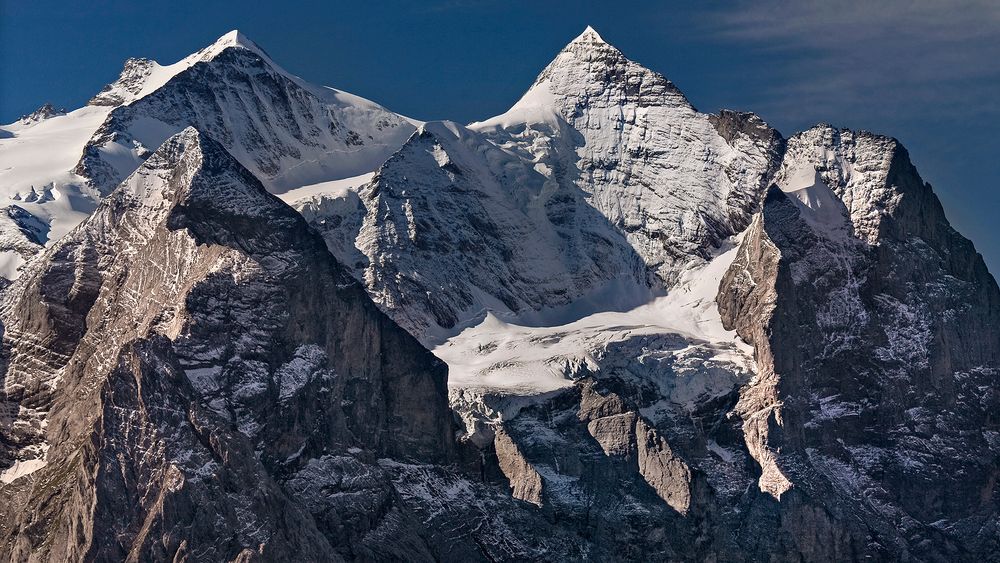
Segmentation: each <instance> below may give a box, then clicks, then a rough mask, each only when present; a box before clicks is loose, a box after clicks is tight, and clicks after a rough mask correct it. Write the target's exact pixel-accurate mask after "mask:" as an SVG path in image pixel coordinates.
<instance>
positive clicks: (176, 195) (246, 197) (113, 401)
mask: <svg viewBox="0 0 1000 563" xmlns="http://www.w3.org/2000/svg"><path fill="white" fill-rule="evenodd" d="M0 318H2V321H3V326H4V339H3V356H4V382H3V383H4V403H3V407H4V412H6V413H8V415H7V416H9V417H10V419H8V421H7V422H5V423H4V425H3V429H2V437H3V440H2V443H3V450H2V458H3V460H4V465H5V467H6V469H5V470H4V472H3V474H2V475H0V481H2V482H3V483H4V484H5V486H4V487H3V488H2V489H0V498H2V500H0V512H2V513H3V525H2V528H0V537H2V541H0V546H2V550H3V552H4V554H5V558H7V559H10V560H18V559H26V558H32V559H44V560H67V559H99V560H105V559H110V560H120V559H125V558H132V559H135V560H160V559H164V558H174V557H179V558H184V557H190V558H193V559H198V560H200V559H204V558H206V557H207V558H210V559H225V560H232V559H236V558H247V557H250V558H253V557H261V556H263V557H266V558H285V557H293V558H302V559H308V560H318V559H336V558H339V557H340V556H347V555H352V554H353V556H363V554H365V553H369V556H371V553H382V556H383V557H387V556H389V555H390V554H391V553H393V551H392V550H393V549H398V550H400V551H398V552H396V553H397V555H396V556H397V557H398V556H399V554H400V553H405V550H406V549H407V547H408V546H407V542H415V543H416V547H414V549H417V548H420V549H426V548H424V547H422V544H421V542H420V538H419V534H418V533H417V531H415V530H417V529H418V526H417V525H416V524H415V523H412V522H410V521H409V519H408V517H407V515H406V514H405V513H404V512H402V511H401V508H400V507H399V506H398V505H397V503H396V502H395V500H394V499H393V497H392V494H391V489H389V488H387V487H383V486H382V485H381V483H382V482H383V481H384V480H385V477H384V475H383V473H384V472H383V471H382V470H381V469H379V467H378V465H377V464H375V461H374V460H375V459H378V458H393V459H398V460H400V461H408V460H413V461H421V460H422V461H426V462H439V463H440V462H446V461H447V460H449V459H450V458H451V457H452V456H453V455H454V454H453V451H454V447H453V445H452V441H451V418H450V414H449V412H448V407H447V403H446V397H445V391H444V386H445V369H444V366H443V365H442V364H441V362H439V361H438V360H436V359H435V358H434V357H433V356H431V354H430V353H429V352H427V351H426V350H424V349H423V348H421V347H420V345H419V344H418V343H417V342H416V341H415V340H414V339H413V338H412V337H410V336H409V335H408V334H407V333H405V332H404V331H402V330H401V329H400V328H398V327H397V326H395V325H394V324H392V323H391V322H390V321H389V320H388V319H387V318H386V317H385V316H384V315H382V314H381V313H380V312H379V311H378V310H377V309H376V308H375V306H374V305H373V304H372V303H371V301H370V300H369V299H368V297H367V296H366V295H365V293H364V291H363V290H362V289H361V288H360V287H358V286H357V285H356V284H354V283H353V282H352V281H351V280H350V278H348V277H347V276H346V275H345V274H344V273H343V271H342V270H341V269H340V267H339V266H338V265H337V263H336V262H335V261H334V259H333V257H332V256H330V254H329V253H328V252H327V251H326V249H325V248H324V245H323V242H322V241H321V240H320V238H319V237H318V236H317V235H316V234H315V233H313V232H312V231H311V230H310V229H308V227H307V226H306V224H305V221H304V220H303V219H302V218H301V217H300V216H299V215H297V214H296V213H295V212H294V211H293V210H292V209H290V208H289V207H288V206H286V205H285V204H283V203H282V202H281V201H280V200H278V199H277V198H275V197H274V196H272V195H270V194H268V193H267V192H266V191H265V189H264V187H263V185H262V184H261V183H260V181H258V180H257V179H255V178H254V176H253V175H252V174H251V173H250V172H249V171H248V170H246V169H245V168H243V167H242V166H241V165H240V164H239V163H238V161H236V160H235V159H234V158H233V157H232V156H230V155H229V154H228V153H227V152H226V150H225V149H224V148H223V147H222V146H221V145H220V144H219V143H217V142H215V141H213V140H211V139H210V138H209V137H208V136H206V135H204V134H203V133H199V132H198V131H196V130H195V129H193V128H188V129H185V130H184V131H182V132H181V133H179V134H177V135H175V136H173V137H171V138H170V139H168V140H167V141H166V142H165V143H164V144H163V145H162V146H161V147H160V148H159V149H158V150H157V151H156V152H155V153H154V154H153V155H151V156H150V157H149V158H148V159H147V160H146V161H145V162H144V163H143V164H142V166H140V168H139V169H138V170H137V171H136V172H135V173H133V174H132V175H131V176H129V178H128V179H127V180H126V181H125V182H124V183H123V184H122V185H121V186H120V187H119V188H118V189H116V190H115V191H113V192H112V193H111V194H110V195H109V196H108V197H107V198H106V199H105V200H104V201H103V202H102V203H101V205H100V206H99V207H98V208H97V210H96V211H95V212H94V214H93V215H91V216H90V217H89V218H88V219H87V220H86V221H84V222H83V223H82V224H81V225H80V226H79V227H78V228H76V229H75V230H74V231H73V232H72V233H71V234H69V235H67V236H66V237H63V238H62V239H60V240H59V241H58V242H57V243H56V244H54V245H53V246H51V247H50V248H48V249H47V250H46V251H45V253H44V254H43V255H42V256H41V257H40V258H39V259H38V260H37V261H35V262H33V263H32V264H31V266H29V267H28V269H27V270H26V271H25V273H24V275H22V276H21V277H20V278H19V279H18V280H17V281H16V282H15V283H14V284H13V285H12V286H11V287H10V288H9V289H8V290H7V291H6V292H5V295H4V302H3V305H2V308H0ZM317 478H318V479H319V480H316V479H317ZM314 487H321V488H322V490H323V491H324V496H323V497H317V496H316V495H314V494H313V488H314ZM380 487H381V488H380ZM56 523H58V524H56ZM381 534H386V535H392V536H394V537H397V541H398V542H399V543H397V544H396V547H393V546H391V545H390V544H388V543H385V542H381V541H380V542H375V540H374V538H375V537H380V535H381ZM221 538H225V539H221ZM366 538H367V539H366ZM373 542H374V543H373ZM369 544H371V545H369ZM367 550H374V551H367Z"/></svg>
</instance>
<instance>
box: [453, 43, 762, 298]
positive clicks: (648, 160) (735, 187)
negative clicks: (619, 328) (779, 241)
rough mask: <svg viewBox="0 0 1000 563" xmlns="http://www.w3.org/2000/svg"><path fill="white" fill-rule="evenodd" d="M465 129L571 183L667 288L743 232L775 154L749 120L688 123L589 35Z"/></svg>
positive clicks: (673, 90)
mask: <svg viewBox="0 0 1000 563" xmlns="http://www.w3.org/2000/svg"><path fill="white" fill-rule="evenodd" d="M471 128H472V129H475V130H477V131H480V132H483V133H484V134H486V135H488V136H490V137H491V138H492V139H493V140H494V141H495V142H496V143H497V144H499V145H501V146H503V147H505V148H508V149H510V150H513V151H516V152H518V153H519V154H521V155H523V156H524V157H525V158H526V159H527V160H529V161H532V162H534V163H536V164H538V165H541V166H543V167H544V168H546V169H548V170H550V174H551V176H552V177H553V179H555V180H556V181H558V182H561V183H566V184H573V185H576V186H577V187H578V189H580V190H581V191H583V192H584V193H585V194H586V196H587V200H588V202H589V203H590V205H591V206H593V207H594V208H595V209H597V210H598V211H599V212H600V213H601V214H602V215H604V216H605V217H607V219H608V221H609V222H610V223H611V224H612V225H614V226H615V227H616V228H617V229H618V230H620V231H621V232H623V233H624V234H625V236H626V237H627V238H628V241H629V243H631V245H632V246H633V247H634V248H635V249H636V251H637V252H638V253H639V255H640V256H641V257H642V258H643V260H644V262H645V263H646V265H647V266H649V267H650V269H651V270H653V271H654V272H656V273H657V274H658V276H659V277H660V278H662V279H663V280H665V281H666V282H667V283H668V284H669V283H671V282H673V281H674V280H675V279H676V278H677V277H678V275H679V272H680V271H682V270H683V268H684V267H685V266H686V265H687V264H688V263H690V262H691V261H692V260H695V261H697V259H698V258H702V259H704V258H707V257H709V256H710V255H711V249H712V248H718V246H719V245H720V244H721V242H722V241H723V240H725V239H726V238H727V237H729V236H732V235H734V234H736V233H739V232H740V231H742V230H743V229H744V228H745V227H746V226H747V224H748V222H747V220H748V217H749V216H750V214H751V213H752V212H753V211H754V210H755V209H756V205H757V203H758V202H759V200H760V195H761V194H762V193H763V192H764V190H765V189H766V188H767V180H768V177H769V175H770V174H772V173H773V171H774V168H775V166H776V165H777V162H778V159H779V155H780V146H781V137H780V136H779V135H778V134H777V133H776V132H775V131H774V130H772V129H771V128H770V127H768V126H767V124H766V123H764V122H763V121H762V120H761V119H760V118H758V117H756V116H755V115H752V114H739V113H735V112H723V113H722V114H720V115H708V114H703V113H699V112H698V111H697V110H695V108H694V107H693V106H692V105H691V104H690V103H689V102H688V100H687V98H685V97H684V95H683V94H682V93H681V92H680V90H678V89H677V87H676V86H674V84H673V83H672V82H670V81H669V80H667V79H666V78H664V77H663V76H661V75H660V74H658V73H656V72H653V71H651V70H649V69H646V68H644V67H642V66H641V65H639V64H637V63H635V62H632V61H630V60H629V59H627V58H626V57H625V56H624V55H623V54H622V52H621V51H619V50H618V49H616V48H615V47H613V46H611V45H609V44H608V43H606V42H605V41H604V40H603V39H602V38H601V36H600V35H598V34H597V32H596V31H594V30H593V29H592V28H587V29H586V30H585V31H584V32H583V33H582V34H581V35H580V36H579V37H577V38H576V39H574V40H573V41H572V42H570V44H569V45H567V46H566V48H565V49H563V50H562V51H561V52H560V53H559V54H558V55H557V56H556V58H555V60H553V61H552V63H550V64H549V65H548V66H547V67H546V68H545V70H543V71H542V73H541V74H540V75H539V76H538V78H537V79H536V80H535V83H534V84H533V85H532V86H531V88H529V89H528V91H527V93H525V94H524V96H523V97H522V98H521V99H520V100H519V101H518V102H517V103H516V104H514V107H512V108H511V109H510V111H508V112H507V113H505V114H503V115H500V116H497V117H494V118H492V119H489V120H486V121H483V122H480V123H474V124H472V125H471Z"/></svg>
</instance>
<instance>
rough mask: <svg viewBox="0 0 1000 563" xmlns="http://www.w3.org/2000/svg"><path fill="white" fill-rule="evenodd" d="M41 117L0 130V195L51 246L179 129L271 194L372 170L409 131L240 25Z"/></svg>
mask: <svg viewBox="0 0 1000 563" xmlns="http://www.w3.org/2000/svg"><path fill="white" fill-rule="evenodd" d="M43 109H44V108H43ZM40 111H41V110H40ZM36 114H38V115H41V114H39V112H36ZM44 117H45V119H41V118H37V119H27V118H25V119H22V120H21V121H18V122H16V123H14V124H11V125H7V126H3V127H2V128H0V130H2V131H3V132H4V133H5V134H6V136H4V137H3V138H0V198H2V199H6V200H7V202H8V203H7V205H9V204H16V205H19V206H21V207H22V208H23V209H24V210H25V211H27V212H29V213H31V214H32V215H33V216H34V217H36V218H37V219H38V220H39V221H42V222H45V223H47V224H48V225H49V230H50V240H51V241H55V240H57V239H58V238H59V237H61V236H62V235H64V234H65V233H67V232H68V231H69V230H70V229H72V228H73V226H75V225H76V224H77V223H79V222H80V221H82V220H83V219H84V218H85V217H86V216H87V215H89V214H90V213H91V212H92V211H93V210H94V208H95V206H96V205H97V203H98V202H99V201H100V199H101V198H102V197H103V196H104V195H106V194H108V193H109V192H110V191H111V190H113V189H114V188H115V187H116V186H117V185H118V183H119V182H121V181H122V180H123V179H124V178H125V177H126V176H128V175H129V174H130V173H132V171H134V170H135V169H136V168H138V166H139V165H140V164H141V163H142V162H143V160H144V159H145V158H147V157H148V156H149V155H150V154H151V153H152V152H153V151H155V150H156V148H157V147H159V146H160V144H161V143H162V142H163V141H164V140H166V139H167V138H168V137H170V136H171V135H173V134H175V133H177V132H179V131H181V130H183V129H184V128H185V127H189V126H194V127H197V128H198V129H199V130H200V131H203V132H206V133H208V134H210V135H212V136H213V138H215V139H218V141H219V142H220V143H222V144H223V146H225V147H226V149H227V150H228V151H229V152H230V153H231V154H233V156H234V157H235V158H236V159H237V160H239V161H240V162H241V163H242V164H243V165H244V166H246V167H247V168H248V169H249V170H251V171H252V172H253V173H254V174H255V175H256V176H258V177H259V178H260V179H261V181H262V182H263V183H264V184H265V185H266V186H267V188H268V189H269V190H270V191H272V192H275V193H282V192H287V191H289V190H294V189H296V188H301V187H303V186H310V185H313V184H321V183H323V182H329V181H332V180H340V179H343V178H348V177H353V176H357V175H360V174H365V173H369V172H371V171H373V170H374V169H375V168H377V167H378V166H379V164H381V163H382V161H384V160H385V158H386V157H388V156H389V155H390V154H391V153H392V152H393V151H395V150H396V149H397V148H399V146H401V145H402V143H403V142H404V141H405V140H406V139H407V138H408V137H409V136H410V134H411V133H412V132H413V131H414V129H415V125H414V122H412V121H411V120H409V119H407V118H404V117H402V116H400V115H397V114H395V113H392V112H390V111H388V110H386V109H385V108H383V107H381V106H379V105H378V104H375V103H373V102H370V101H368V100H365V99H363V98H360V97H358V96H354V95H352V94H348V93H346V92H342V91H340V90H335V89H333V88H327V87H322V86H315V85H312V84H309V83H308V82H305V81H304V80H302V79H300V78H297V77H295V76H292V75H291V74H289V73H288V72H286V71H285V70H283V69H282V68H281V67H279V66H278V65H277V64H276V63H275V62H274V61H272V60H271V58H270V57H269V56H268V55H267V54H266V53H265V52H264V50H263V49H261V48H260V47H258V46H257V45H256V44H255V43H253V42H252V41H250V40H249V39H247V38H246V37H245V36H244V35H243V34H241V33H239V32H238V31H232V32H230V33H227V34H226V35H223V36H222V37H220V38H219V39H218V40H217V41H216V42H215V43H213V44H212V45H210V46H208V47H206V48H204V49H202V50H200V51H198V52H197V53H194V54H192V55H191V56H189V57H186V58H185V59H183V60H181V61H179V62H177V63H175V64H172V65H167V66H161V65H159V64H157V63H156V62H154V61H151V60H148V59H129V60H128V61H127V62H126V63H125V68H124V69H123V71H122V73H121V76H120V77H119V78H118V80H116V81H115V82H113V83H111V84H109V85H108V86H107V87H105V88H104V90H102V91H101V92H100V93H98V94H97V95H96V96H95V97H94V98H93V99H91V100H90V103H89V104H88V105H87V106H86V107H84V108H80V109H78V110H75V111H72V112H69V113H68V114H65V115H54V114H53V112H51V111H50V112H47V113H46V114H45V116H44ZM0 205H4V204H3V203H0ZM16 252H17V251H16V250H13V249H8V247H7V246H0V253H2V254H3V255H5V256H13V254H14V253H16ZM8 260H9V259H8ZM15 275H16V272H12V273H10V274H9V275H7V277H8V278H10V277H13V276H15Z"/></svg>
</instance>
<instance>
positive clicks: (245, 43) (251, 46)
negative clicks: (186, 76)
mask: <svg viewBox="0 0 1000 563" xmlns="http://www.w3.org/2000/svg"><path fill="white" fill-rule="evenodd" d="M230 47H237V48H240V49H247V50H249V51H253V52H254V53H257V54H258V55H260V56H261V57H264V58H268V59H269V57H267V54H266V53H264V50H263V49H261V48H260V47H259V46H258V45H257V44H256V43H254V42H253V41H251V40H250V38H248V37H247V36H246V35H243V33H241V32H240V30H238V29H234V30H232V31H230V32H229V33H227V34H225V35H223V36H222V37H220V38H218V39H216V40H215V43H212V44H211V45H209V46H208V47H205V48H204V49H202V50H201V51H198V53H196V57H197V58H198V59H199V60H203V61H208V60H212V59H214V58H215V57H217V56H218V55H219V54H220V53H222V52H223V51H225V50H226V49H228V48H230Z"/></svg>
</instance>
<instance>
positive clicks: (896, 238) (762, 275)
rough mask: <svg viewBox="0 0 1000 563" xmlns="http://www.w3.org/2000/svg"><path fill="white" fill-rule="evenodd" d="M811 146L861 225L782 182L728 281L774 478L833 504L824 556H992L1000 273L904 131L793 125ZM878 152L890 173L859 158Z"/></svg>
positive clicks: (754, 435)
mask: <svg viewBox="0 0 1000 563" xmlns="http://www.w3.org/2000/svg"><path fill="white" fill-rule="evenodd" d="M820 154H826V155H833V156H832V157H830V156H828V157H827V160H826V161H824V162H814V161H813V160H812V159H814V158H820V157H819V156H818V155H820ZM797 159H805V160H806V161H808V162H809V164H810V165H815V167H816V170H818V171H819V172H818V174H819V175H820V177H822V178H823V180H824V184H823V185H824V186H828V188H829V189H830V190H831V191H832V192H834V193H835V194H836V195H837V196H838V197H839V198H840V199H841V200H842V201H845V203H847V204H849V205H847V209H849V213H848V214H847V217H848V218H849V220H850V224H849V226H850V228H851V230H852V231H853V235H852V236H850V237H846V238H842V237H838V236H836V235H833V236H831V234H830V233H828V232H824V231H823V230H822V229H817V228H815V227H814V226H812V225H811V224H810V223H809V221H808V219H809V213H810V210H808V209H806V208H804V207H802V206H800V205H797V203H796V200H795V199H794V198H795V197H796V196H795V194H791V193H790V194H784V193H782V191H781V190H779V189H778V188H776V187H775V188H772V189H771V191H770V192H769V194H768V197H767V199H766V201H765V204H764V210H763V212H762V214H761V215H760V216H759V217H758V219H757V220H756V222H755V224H754V226H753V227H752V228H751V231H750V233H749V234H748V235H747V237H746V238H745V240H744V242H743V245H744V247H743V249H742V251H741V253H740V255H741V256H743V257H745V258H742V259H740V260H738V262H737V263H735V264H734V265H733V267H732V268H731V269H730V271H729V273H728V274H727V276H726V278H725V280H724V281H723V285H722V287H721V289H720V294H719V304H720V310H721V311H722V314H723V319H724V320H725V321H726V322H727V323H729V324H730V325H731V326H732V327H734V328H736V329H737V330H738V331H739V332H740V334H741V335H742V336H743V337H744V338H745V339H747V340H748V341H750V342H752V343H753V344H754V346H755V349H756V355H757V359H758V362H759V367H760V370H761V371H760V374H759V377H758V380H757V382H756V383H755V384H753V385H751V386H750V387H748V388H746V389H744V390H743V391H742V393H741V399H740V405H739V406H738V407H737V411H738V412H740V414H741V416H742V417H743V419H744V430H745V433H746V439H747V446H748V448H749V449H750V451H751V453H752V454H753V455H754V457H755V459H757V461H758V462H759V463H760V465H761V466H762V468H763V475H762V477H761V479H760V487H761V489H762V490H764V491H766V492H770V493H772V494H774V495H776V496H778V495H780V496H781V508H782V509H784V504H785V498H786V497H785V495H786V494H793V495H795V496H796V497H797V498H798V499H799V500H797V501H796V503H802V504H805V505H806V507H809V506H811V507H812V508H809V509H808V510H807V513H808V514H811V515H813V516H817V515H821V517H819V519H817V518H816V517H813V516H808V517H806V518H804V519H801V520H800V521H799V525H801V526H807V527H812V528H817V527H819V528H825V529H828V530H829V532H828V533H823V534H820V535H818V536H814V538H815V539H814V540H810V541H809V542H807V543H804V544H802V543H800V545H799V546H798V547H799V549H801V550H802V551H803V552H804V553H811V554H813V557H814V558H820V559H822V558H837V556H838V554H854V555H852V557H853V556H856V557H863V556H869V557H871V556H875V557H892V558H899V559H906V558H915V559H918V560H975V559H981V558H987V559H989V558H991V557H994V556H996V555H997V553H998V545H997V539H996V538H997V535H996V533H995V530H996V528H997V509H998V506H997V502H998V501H997V496H996V475H997V473H998V461H997V460H998V457H997V453H998V450H997V446H998V444H997V441H996V436H997V421H996V420H995V417H994V416H993V415H992V414H991V413H994V412H996V409H997V407H998V406H1000V405H998V400H1000V396H998V394H997V392H996V390H995V382H996V378H997V375H998V372H997V366H998V352H1000V308H998V306H997V304H998V301H1000V292H998V290H997V285H996V282H995V281H994V279H993V277H992V276H990V275H989V273H988V272H987V270H986V267H985V265H984V264H983V261H982V258H981V257H980V256H979V255H978V254H977V253H976V252H975V250H974V249H973V247H972V245H971V243H970V242H969V241H968V240H966V239H964V238H963V237H961V236H960V235H959V234H958V233H956V232H955V231H954V229H952V228H951V227H950V226H949V225H948V223H947V221H946V219H945V217H944V214H943V212H942V210H941V206H940V203H939V202H938V201H937V198H936V197H935V196H934V194H933V192H932V191H931V189H930V186H928V185H926V184H924V183H923V181H922V180H921V179H920V176H919V175H918V174H917V173H916V170H915V169H914V168H913V166H912V164H910V162H909V159H908V157H907V154H906V151H905V150H904V149H903V148H902V147H900V146H899V145H898V144H897V143H896V142H895V141H893V140H891V139H886V138H884V137H877V136H873V135H869V134H853V133H851V132H848V131H838V130H833V129H830V128H826V127H820V128H817V129H815V130H811V131H809V132H806V133H804V134H802V135H799V136H797V137H795V138H793V139H792V140H791V141H790V148H789V154H788V155H787V156H786V169H787V168H788V167H789V164H788V163H794V162H795V161H796V160H797ZM874 159H877V160H879V161H881V162H884V163H886V166H884V167H882V168H881V171H880V172H879V174H880V175H881V177H880V178H877V179H876V178H874V177H872V176H865V174H859V173H858V172H854V173H853V176H852V175H851V174H849V173H845V172H846V171H847V170H848V169H850V168H854V169H855V170H864V163H865V161H866V160H867V161H871V160H874ZM869 170H872V169H869ZM844 178H850V179H847V180H846V181H844V180H838V179H844ZM876 180H877V181H876ZM780 181H781V178H780V177H779V183H780ZM869 241H870V242H869ZM751 278H752V279H751ZM834 531H836V533H833V532H834ZM890 554H891V555H890Z"/></svg>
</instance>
